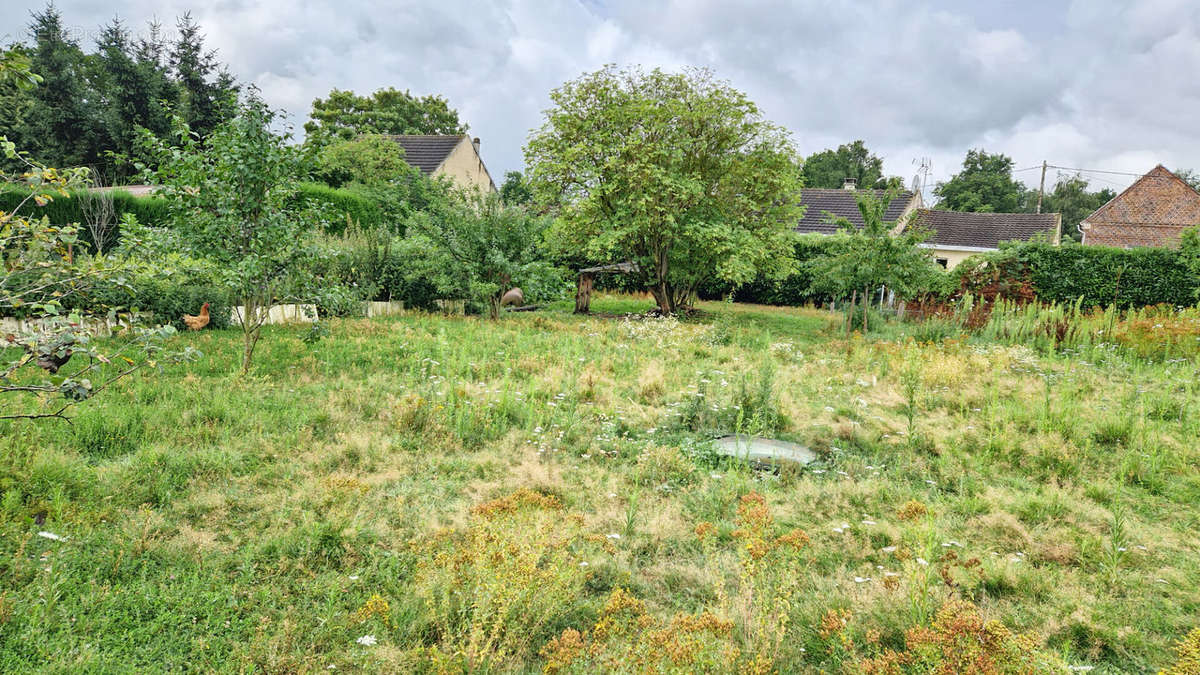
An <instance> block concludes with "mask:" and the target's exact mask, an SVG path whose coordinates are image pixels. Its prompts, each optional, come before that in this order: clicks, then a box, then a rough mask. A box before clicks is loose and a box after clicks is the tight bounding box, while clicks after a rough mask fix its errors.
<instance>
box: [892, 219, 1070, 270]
mask: <svg viewBox="0 0 1200 675" xmlns="http://www.w3.org/2000/svg"><path fill="white" fill-rule="evenodd" d="M913 226H914V227H919V228H923V229H926V230H930V231H931V233H932V234H931V236H930V237H929V239H928V240H927V241H926V242H925V243H924V244H922V246H924V247H925V248H931V249H933V257H934V260H936V261H937V263H938V264H939V265H941V266H942V267H945V268H946V269H953V268H954V267H955V266H956V265H958V264H959V263H961V262H962V261H963V260H966V259H967V258H969V257H971V256H973V255H975V254H977V253H986V252H987V251H995V250H996V249H998V248H999V247H1000V242H1004V241H1029V240H1030V239H1034V238H1035V237H1042V238H1044V239H1045V240H1046V241H1048V242H1050V243H1052V244H1055V245H1057V244H1058V243H1059V242H1060V240H1061V239H1062V214H1061V213H965V212H961V211H940V210H937V209H918V210H917V215H916V218H915V219H914V220H913Z"/></svg>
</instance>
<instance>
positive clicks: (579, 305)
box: [575, 274, 596, 314]
mask: <svg viewBox="0 0 1200 675" xmlns="http://www.w3.org/2000/svg"><path fill="white" fill-rule="evenodd" d="M595 280H596V278H595V277H594V276H593V275H591V274H580V275H579V281H578V283H577V285H576V287H575V313H576V314H587V313H588V310H589V308H590V307H591V304H592V285H593V284H595Z"/></svg>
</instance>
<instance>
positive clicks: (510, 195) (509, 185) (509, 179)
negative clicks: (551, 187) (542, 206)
mask: <svg viewBox="0 0 1200 675" xmlns="http://www.w3.org/2000/svg"><path fill="white" fill-rule="evenodd" d="M500 199H502V200H504V203H505V204H509V205H512V206H520V205H522V204H528V203H529V201H530V200H531V199H533V190H532V189H530V187H529V181H527V180H525V176H523V175H521V172H520V171H508V172H506V173H505V174H504V183H503V184H501V185H500Z"/></svg>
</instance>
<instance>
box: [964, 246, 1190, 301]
mask: <svg viewBox="0 0 1200 675" xmlns="http://www.w3.org/2000/svg"><path fill="white" fill-rule="evenodd" d="M989 256H990V257H995V256H1013V257H1015V258H1016V260H1017V262H1019V263H1020V267H1019V269H1022V270H1023V271H1024V272H1025V273H1026V274H1027V275H1028V280H1029V282H1030V283H1031V285H1032V286H1033V291H1034V293H1035V294H1036V295H1037V298H1038V299H1039V300H1041V301H1043V302H1062V303H1073V302H1077V301H1079V299H1080V298H1082V303H1083V306H1084V307H1105V306H1108V305H1114V304H1115V305H1116V306H1117V307H1119V308H1122V309H1126V308H1129V307H1144V306H1147V305H1157V304H1160V303H1166V304H1170V305H1176V306H1191V305H1194V304H1196V289H1197V286H1198V285H1200V278H1198V277H1197V276H1196V274H1195V273H1193V272H1192V271H1191V270H1190V269H1189V268H1188V265H1187V261H1186V260H1185V259H1184V258H1183V256H1182V255H1180V253H1179V251H1175V250H1171V249H1163V248H1134V249H1122V248H1111V247H1107V246H1083V245H1080V244H1064V245H1062V246H1052V245H1050V244H1046V243H1024V244H1016V245H1011V246H1006V247H1004V248H1003V249H1001V251H999V252H997V253H995V254H988V256H984V257H983V258H984V259H988V257H989ZM966 270H967V268H964V273H965V272H966Z"/></svg>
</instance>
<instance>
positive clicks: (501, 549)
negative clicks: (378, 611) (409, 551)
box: [414, 489, 587, 670]
mask: <svg viewBox="0 0 1200 675" xmlns="http://www.w3.org/2000/svg"><path fill="white" fill-rule="evenodd" d="M581 522H582V519H581V518H579V517H578V516H572V515H569V514H564V513H563V511H562V505H561V504H560V503H559V501H558V499H557V498H555V497H552V496H547V495H543V494H539V493H537V492H533V491H531V490H527V489H520V490H517V491H516V492H514V493H512V494H511V495H508V496H507V497H503V498H501V499H496V500H493V501H490V502H485V503H483V504H479V505H477V506H475V507H474V508H473V509H471V514H470V517H469V521H468V524H467V526H466V528H465V529H460V530H453V531H447V532H442V533H439V534H436V535H434V536H432V537H430V538H427V539H426V540H423V541H420V542H417V543H416V544H415V545H414V547H415V548H416V550H417V553H418V556H417V557H418V561H419V562H418V563H417V568H416V573H415V584H416V591H417V594H418V596H419V597H420V598H421V599H422V601H423V603H424V605H425V608H426V610H427V611H428V613H429V617H430V620H431V622H432V624H433V627H434V628H435V630H436V634H437V635H438V636H439V640H440V644H439V645H438V648H439V649H441V650H442V651H444V652H446V653H459V654H462V655H463V656H464V657H465V659H466V661H467V664H468V667H469V668H470V669H472V670H490V669H491V668H493V667H498V666H503V665H504V664H507V663H509V662H510V661H514V660H517V661H519V660H524V659H527V658H530V657H532V656H533V655H534V652H535V651H536V645H539V644H543V643H544V642H545V641H546V640H547V639H548V638H549V637H550V635H552V634H554V633H555V632H557V631H558V627H559V626H561V625H562V623H561V621H562V620H563V619H564V618H566V617H569V616H570V615H571V613H572V612H573V611H575V605H576V603H577V602H578V600H577V598H578V597H579V596H580V594H581V592H582V590H583V585H584V581H585V579H586V577H587V572H586V567H585V566H583V565H581V563H585V562H586V561H584V560H582V559H581V558H580V557H579V555H578V553H577V550H578V548H579V547H580V546H581V545H582V542H583V537H582V535H581ZM500 669H503V668H500Z"/></svg>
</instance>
